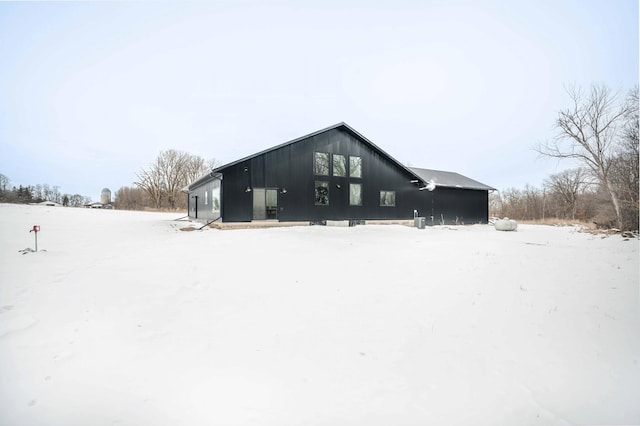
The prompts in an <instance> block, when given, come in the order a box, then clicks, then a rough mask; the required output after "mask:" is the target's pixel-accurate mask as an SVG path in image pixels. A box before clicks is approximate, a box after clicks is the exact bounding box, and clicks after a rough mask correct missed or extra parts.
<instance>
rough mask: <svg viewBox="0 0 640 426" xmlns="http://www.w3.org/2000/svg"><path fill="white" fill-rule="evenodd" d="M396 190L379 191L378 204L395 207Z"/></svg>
mask: <svg viewBox="0 0 640 426" xmlns="http://www.w3.org/2000/svg"><path fill="white" fill-rule="evenodd" d="M395 205H396V191H380V206H382V207H395Z"/></svg>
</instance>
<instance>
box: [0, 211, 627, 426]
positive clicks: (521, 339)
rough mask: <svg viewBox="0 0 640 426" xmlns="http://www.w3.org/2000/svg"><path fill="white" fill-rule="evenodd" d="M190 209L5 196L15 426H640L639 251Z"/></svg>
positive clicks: (565, 239) (9, 404)
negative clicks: (135, 208) (254, 223)
mask: <svg viewBox="0 0 640 426" xmlns="http://www.w3.org/2000/svg"><path fill="white" fill-rule="evenodd" d="M180 216H182V214H166V213H145V212H121V211H97V210H85V209H65V208H48V207H40V206H13V205H0V238H1V240H2V245H1V248H0V253H1V257H0V378H1V380H0V401H2V402H1V403H0V424H2V425H9V426H11V425H41V424H46V425H86V424H92V425H107V424H125V425H140V424H154V425H302V424H304V425H354V424H363V425H365V424H366V425H389V424H397V425H414V424H416V425H417V424H453V425H458V424H459V425H463V424H485V425H490V424H491V425H493V424H519V425H527V424H532V425H533V424H543V425H564V424H634V423H640V408H639V407H640V405H639V404H637V401H639V400H640V385H638V383H640V366H638V361H639V360H640V341H639V339H638V338H637V335H638V334H637V333H638V330H640V310H639V306H640V305H639V304H640V302H639V300H640V298H639V293H638V283H639V267H638V265H639V260H638V241H637V240H630V241H624V239H622V238H621V237H619V236H612V237H607V238H602V237H600V236H593V235H590V234H583V233H579V232H577V231H576V229H574V228H554V227H543V226H527V225H520V226H519V227H518V231H517V232H498V231H495V230H494V229H493V228H492V227H490V226H488V225H487V226H480V225H477V226H466V227H465V226H461V227H439V226H438V227H433V228H427V229H424V230H418V229H414V228H407V227H402V226H395V225H389V226H381V225H378V226H373V225H366V226H358V227H354V228H337V227H336V228H332V227H294V228H275V229H249V230H234V231H218V230H212V229H205V230H203V231H201V232H200V231H196V232H180V231H179V228H180V227H183V226H186V225H187V222H183V221H181V222H177V221H174V220H173V219H175V218H177V217H180ZM33 225H40V226H41V232H40V233H39V234H38V246H39V248H40V249H41V250H43V251H39V252H38V253H29V254H25V255H23V254H20V253H19V252H18V250H21V249H24V248H25V247H33V234H29V232H28V230H29V229H31V227H32V226H33Z"/></svg>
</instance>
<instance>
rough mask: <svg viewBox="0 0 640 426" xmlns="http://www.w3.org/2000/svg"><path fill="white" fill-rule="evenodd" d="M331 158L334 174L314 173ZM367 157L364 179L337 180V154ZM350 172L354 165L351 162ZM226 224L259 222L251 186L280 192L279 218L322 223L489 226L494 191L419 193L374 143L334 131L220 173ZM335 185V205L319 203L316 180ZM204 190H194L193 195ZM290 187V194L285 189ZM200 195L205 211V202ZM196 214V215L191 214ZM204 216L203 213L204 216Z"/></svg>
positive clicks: (331, 201) (332, 191) (331, 196)
mask: <svg viewBox="0 0 640 426" xmlns="http://www.w3.org/2000/svg"><path fill="white" fill-rule="evenodd" d="M315 152H324V153H328V154H331V155H330V161H329V170H330V171H329V176H316V175H314V170H313V162H314V153H315ZM333 154H341V155H344V156H345V157H347V163H348V157H349V156H359V157H361V158H362V178H352V177H350V176H347V177H340V176H333V173H332V171H333V164H332V155H333ZM347 168H348V164H347ZM220 172H221V173H222V174H223V181H222V189H221V194H222V220H223V221H225V222H247V221H251V220H252V218H253V194H252V191H250V192H247V188H251V189H253V188H266V189H277V190H278V219H279V220H281V221H320V220H347V219H355V220H357V219H362V220H375V219H411V218H412V217H413V214H414V210H417V211H418V214H419V215H420V216H425V217H427V218H430V217H431V216H433V217H434V223H436V224H437V223H440V220H441V218H443V219H444V221H445V223H456V218H457V221H458V223H462V222H464V223H477V222H482V223H486V222H487V219H488V217H487V209H488V193H487V191H475V190H467V189H457V188H442V187H438V188H436V190H435V191H432V192H430V191H419V190H418V186H417V185H416V184H415V183H411V182H410V181H411V180H412V179H415V176H414V175H413V174H411V173H410V172H408V171H406V170H404V169H402V168H400V167H398V166H397V164H395V163H393V162H391V161H389V160H388V159H387V158H386V157H385V156H383V155H381V154H380V152H379V151H377V150H376V149H374V148H373V147H372V146H371V145H370V144H368V143H365V142H363V141H362V140H361V139H360V138H359V137H358V136H356V135H354V134H352V133H351V132H349V131H347V130H345V129H344V128H333V129H330V130H328V131H326V132H323V133H319V134H315V135H313V136H310V137H308V138H306V139H302V140H299V141H297V142H295V143H292V144H288V145H285V146H282V147H280V148H277V149H273V150H270V151H267V152H265V153H263V154H260V155H257V156H255V157H252V158H250V159H248V160H247V161H244V162H240V163H237V164H234V165H231V166H229V167H226V168H225V169H222V170H220ZM316 180H318V181H325V182H328V184H329V205H315V192H314V189H315V182H316ZM350 183H360V184H362V205H361V206H350V205H349V184H350ZM199 189H200V187H198V188H195V189H192V190H191V193H192V194H191V195H193V194H196V193H198V190H199ZM285 189H286V191H285ZM380 191H395V193H396V205H395V206H394V207H387V206H380ZM202 200H203V199H202V198H200V197H199V200H198V203H199V209H200V206H201V204H202ZM190 215H192V212H191V210H190ZM199 216H200V215H199Z"/></svg>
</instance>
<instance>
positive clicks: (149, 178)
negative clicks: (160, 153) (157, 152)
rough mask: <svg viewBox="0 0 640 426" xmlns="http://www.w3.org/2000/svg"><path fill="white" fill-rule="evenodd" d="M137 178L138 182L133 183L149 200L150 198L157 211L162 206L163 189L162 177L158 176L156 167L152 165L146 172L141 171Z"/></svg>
mask: <svg viewBox="0 0 640 426" xmlns="http://www.w3.org/2000/svg"><path fill="white" fill-rule="evenodd" d="M137 176H138V181H137V182H135V185H136V186H137V187H138V188H140V189H142V190H143V191H144V192H146V193H147V195H149V198H151V201H152V202H153V206H154V207H155V208H156V209H159V208H160V207H161V206H162V195H163V193H164V188H163V186H162V177H161V176H160V173H159V171H158V168H157V165H156V164H152V165H151V166H150V167H149V169H148V170H145V169H142V171H141V172H140V173H138V174H137Z"/></svg>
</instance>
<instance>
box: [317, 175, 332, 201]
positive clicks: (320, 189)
mask: <svg viewBox="0 0 640 426" xmlns="http://www.w3.org/2000/svg"><path fill="white" fill-rule="evenodd" d="M316 205H317V206H327V205H329V182H322V181H316Z"/></svg>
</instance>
